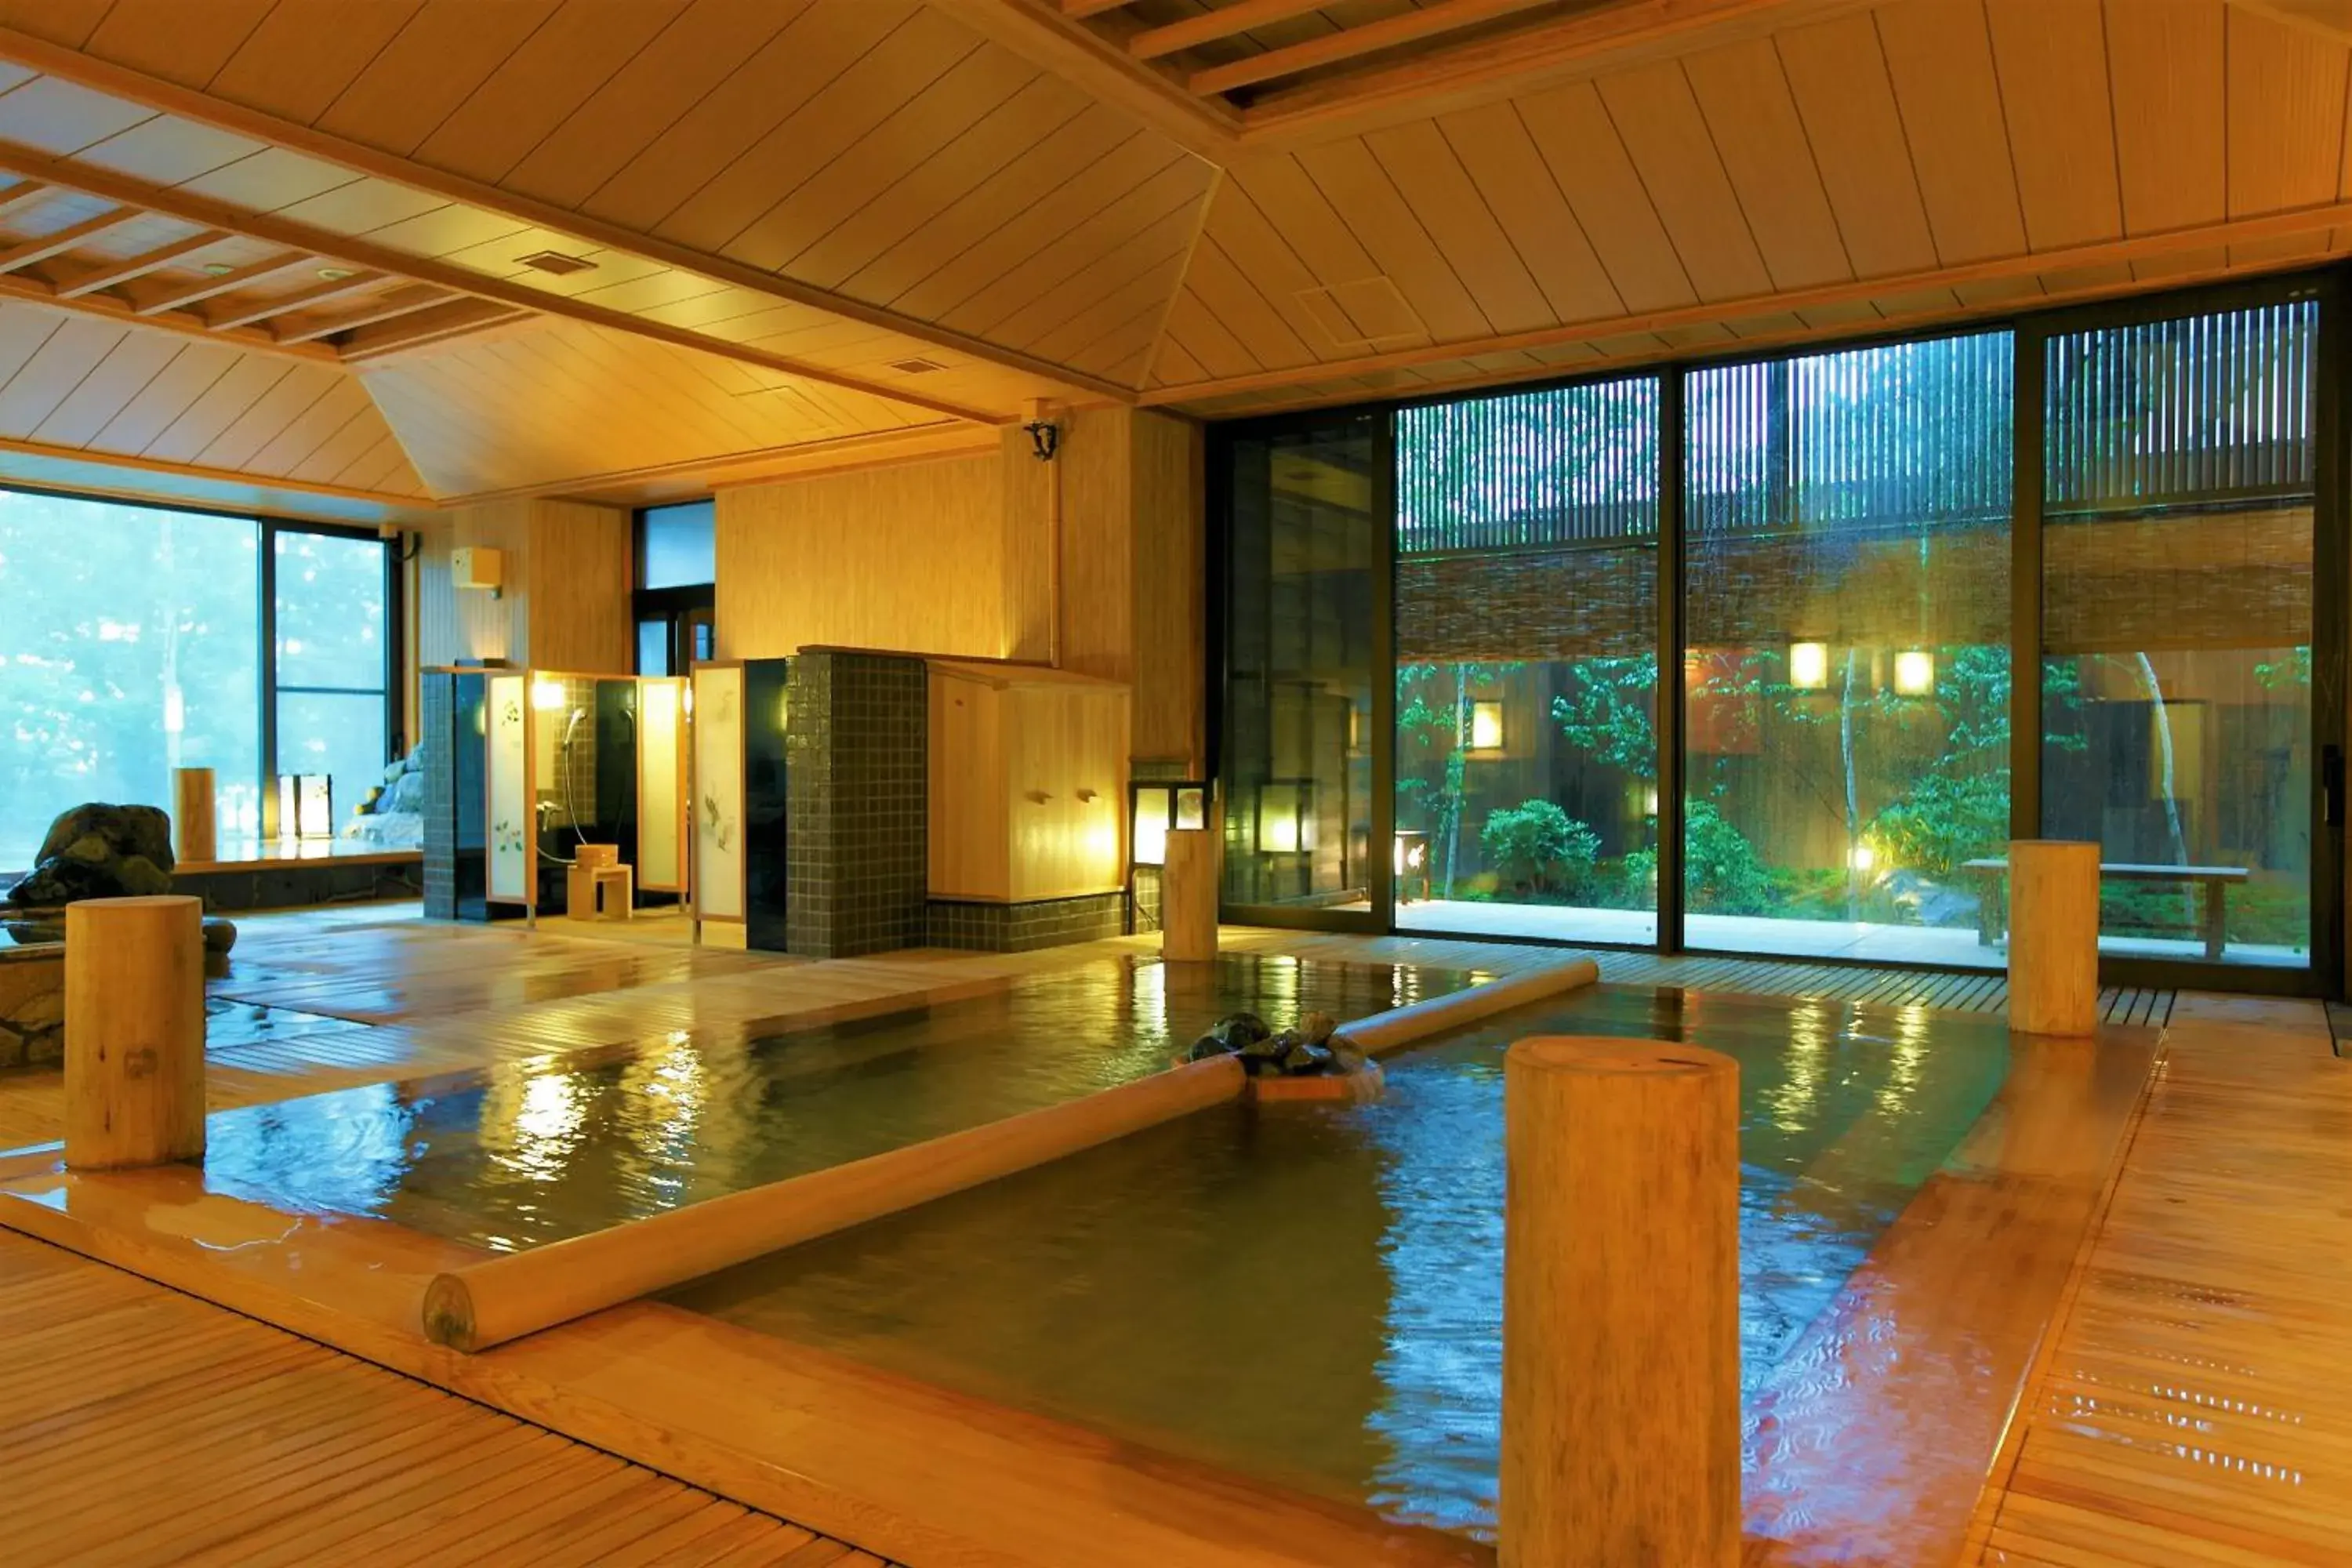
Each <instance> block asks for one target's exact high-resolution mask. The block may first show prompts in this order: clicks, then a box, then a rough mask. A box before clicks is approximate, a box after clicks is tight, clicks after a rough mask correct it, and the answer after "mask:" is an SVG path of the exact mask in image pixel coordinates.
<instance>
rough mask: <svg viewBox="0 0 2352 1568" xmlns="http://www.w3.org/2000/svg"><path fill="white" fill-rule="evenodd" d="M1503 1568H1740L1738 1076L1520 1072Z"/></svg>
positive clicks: (1598, 1063) (1615, 1063)
mask: <svg viewBox="0 0 2352 1568" xmlns="http://www.w3.org/2000/svg"><path fill="white" fill-rule="evenodd" d="M1504 1080H1505V1091H1506V1096H1507V1099H1506V1104H1507V1110H1506V1114H1505V1119H1504V1120H1505V1127H1506V1133H1505V1143H1506V1150H1507V1171H1508V1177H1507V1189H1506V1190H1507V1196H1506V1197H1505V1200H1504V1219H1503V1462H1502V1476H1501V1508H1500V1515H1499V1519H1498V1521H1497V1524H1498V1544H1499V1547H1500V1560H1501V1564H1502V1568H1624V1565H1625V1564H1628V1563H1662V1564H1663V1563H1673V1564H1675V1568H1734V1565H1735V1564H1737V1563H1738V1560H1739V1068H1738V1064H1737V1063H1736V1062H1734V1061H1733V1060H1732V1059H1731V1058H1728V1057H1725V1056H1719V1055H1717V1053H1715V1052H1713V1051H1706V1050H1700V1049H1698V1048H1696V1047H1688V1046H1678V1045H1672V1044H1667V1043H1664V1042H1661V1041H1654V1040H1634V1039H1599V1038H1577V1037H1550V1038H1537V1039H1528V1040H1521V1041H1520V1042H1518V1043H1517V1045H1515V1046H1513V1047H1511V1048H1510V1050H1509V1052H1508V1053H1507V1055H1506V1056H1505V1058H1504Z"/></svg>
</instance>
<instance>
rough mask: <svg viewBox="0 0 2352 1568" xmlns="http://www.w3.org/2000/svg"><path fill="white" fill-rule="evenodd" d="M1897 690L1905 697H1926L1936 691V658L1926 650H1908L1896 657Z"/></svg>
mask: <svg viewBox="0 0 2352 1568" xmlns="http://www.w3.org/2000/svg"><path fill="white" fill-rule="evenodd" d="M1935 689H1936V656H1935V655H1934V654H1932V653H1929V652H1928V651H1927V649H1925V648H1917V647H1915V648H1906V649H1905V650H1904V651H1903V652H1901V653H1898V654H1896V655H1895V691H1896V693H1897V694H1899V695H1901V696H1904V697H1925V696H1927V693H1929V692H1931V691H1933V690H1935Z"/></svg>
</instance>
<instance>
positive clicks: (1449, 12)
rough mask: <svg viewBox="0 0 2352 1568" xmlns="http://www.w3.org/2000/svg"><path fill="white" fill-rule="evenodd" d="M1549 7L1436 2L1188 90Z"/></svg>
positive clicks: (1243, 65) (1215, 87)
mask: <svg viewBox="0 0 2352 1568" xmlns="http://www.w3.org/2000/svg"><path fill="white" fill-rule="evenodd" d="M1548 4H1549V0H1437V3H1436V4H1435V5H1424V6H1422V7H1420V8H1419V9H1417V10H1412V11H1400V12H1398V13H1397V14H1396V15H1395V16H1383V17H1381V19H1380V20H1379V21H1377V22H1364V23H1360V24H1358V25H1357V26H1353V27H1342V28H1340V29H1339V31H1338V32H1336V33H1332V34H1330V35H1328V36H1327V37H1320V38H1310V39H1308V40H1307V42H1305V43H1303V44H1292V45H1289V46H1288V47H1284V48H1279V49H1268V50H1266V51H1265V53H1263V54H1256V55H1251V56H1249V57H1248V58H1245V59H1238V60H1234V62H1232V63H1231V64H1229V65H1222V66H1211V67H1210V68H1208V69H1206V70H1197V71H1194V72H1193V73H1192V75H1191V76H1189V77H1187V78H1185V79H1184V85H1185V86H1187V87H1189V88H1191V89H1192V90H1193V91H1194V92H1197V93H1199V94H1201V95H1202V97H1203V98H1206V97H1208V96H1209V95H1211V94H1213V93H1220V92H1230V91H1232V90H1233V89H1234V88H1237V87H1250V86H1254V85H1255V84H1256V83H1258V82H1262V81H1272V80H1274V79H1276V77H1286V76H1297V74H1298V73H1299V72H1300V71H1305V70H1313V69H1314V68H1316V67H1318V66H1328V65H1337V64H1338V63H1339V62H1340V61H1341V60H1352V59H1354V58H1357V57H1358V56H1360V55H1369V54H1371V53H1373V52H1374V51H1375V50H1379V49H1392V48H1395V47H1397V46H1399V45H1400V44H1411V43H1417V42H1419V41H1420V40H1421V39H1423V38H1433V37H1438V36H1440V35H1441V34H1444V33H1456V32H1460V31H1461V30H1462V29H1463V28H1465V27H1469V26H1476V25H1477V24H1478V23H1481V22H1491V21H1494V20H1496V18H1497V17H1502V16H1510V15H1511V14H1512V13H1513V12H1515V11H1532V10H1534V9H1535V8H1536V7H1537V6H1538V5H1548ZM1639 4H1640V6H1641V8H1642V9H1643V10H1645V11H1659V10H1663V9H1664V5H1665V0H1639Z"/></svg>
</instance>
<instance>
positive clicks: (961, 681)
mask: <svg viewBox="0 0 2352 1568" xmlns="http://www.w3.org/2000/svg"><path fill="white" fill-rule="evenodd" d="M930 706H931V734H930V857H931V879H930V888H931V893H932V895H933V896H934V897H937V898H942V899H974V900H988V901H993V902H1003V903H1024V902H1027V901H1029V900H1034V899H1069V898H1076V897H1078V896H1080V895H1081V894H1087V893H1111V892H1117V891H1118V890H1119V889H1121V888H1123V887H1124V886H1125V885H1126V872H1127V858H1126V857H1127V842H1126V840H1127V754H1128V722H1129V692H1128V689H1127V687H1125V686H1124V685H1121V684H1119V683H1118V682H1116V681H1108V680H1097V679H1091V678H1089V677H1087V676H1079V675H1065V674H1060V673H1057V672H1055V671H1052V670H1042V669H1025V668H1016V667H1011V666H999V665H983V664H961V663H953V662H948V661H944V660H941V661H935V662H933V663H932V665H931V667H930Z"/></svg>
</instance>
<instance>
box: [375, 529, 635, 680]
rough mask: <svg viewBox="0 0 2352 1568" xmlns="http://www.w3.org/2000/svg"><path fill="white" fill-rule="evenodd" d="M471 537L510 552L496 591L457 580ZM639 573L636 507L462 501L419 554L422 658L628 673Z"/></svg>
mask: <svg viewBox="0 0 2352 1568" xmlns="http://www.w3.org/2000/svg"><path fill="white" fill-rule="evenodd" d="M468 545H470V546H477V547H481V548H487V549H493V550H499V551H502V552H504V553H505V556H506V559H505V563H504V572H505V584H504V586H503V587H502V588H501V589H500V590H499V594H498V595H497V596H496V597H492V596H491V595H489V594H488V593H487V592H483V591H480V590H474V589H468V590H465V591H463V592H460V591H458V590H457V589H455V588H453V587H452V586H451V585H450V581H449V554H450V552H451V551H453V550H456V549H459V548H461V547H465V546H468ZM534 563H536V564H537V566H538V568H539V569H538V570H537V571H536V572H534V571H533V570H532V568H533V565H534ZM634 582H635V561H634V546H633V543H632V534H631V530H630V521H629V514H628V513H627V512H625V511H623V510H618V509H617V508H614V507H603V506H590V505H587V504H585V503H584V502H580V501H560V500H528V499H522V500H504V501H488V502H484V503H483V504H481V505H478V506H468V507H460V508H458V509H457V510H455V511H453V512H451V513H450V514H449V524H448V526H447V527H446V529H441V530H436V531H434V532H432V533H430V534H428V535H427V536H426V538H425V548H424V551H423V552H422V553H421V554H420V555H419V556H418V558H417V573H416V597H417V605H416V661H417V663H418V664H419V665H420V666H432V665H445V664H455V663H457V662H458V661H459V660H461V659H496V658H509V659H514V660H516V661H517V662H520V663H533V664H538V665H541V666H542V667H544V668H550V669H573V670H583V671H611V672H614V673H623V672H625V671H627V670H628V669H629V668H631V667H632V660H633V658H634V648H633V647H632V630H633V627H632V622H631V619H630V613H629V591H630V587H631V585H632V584H633V583H634Z"/></svg>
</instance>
